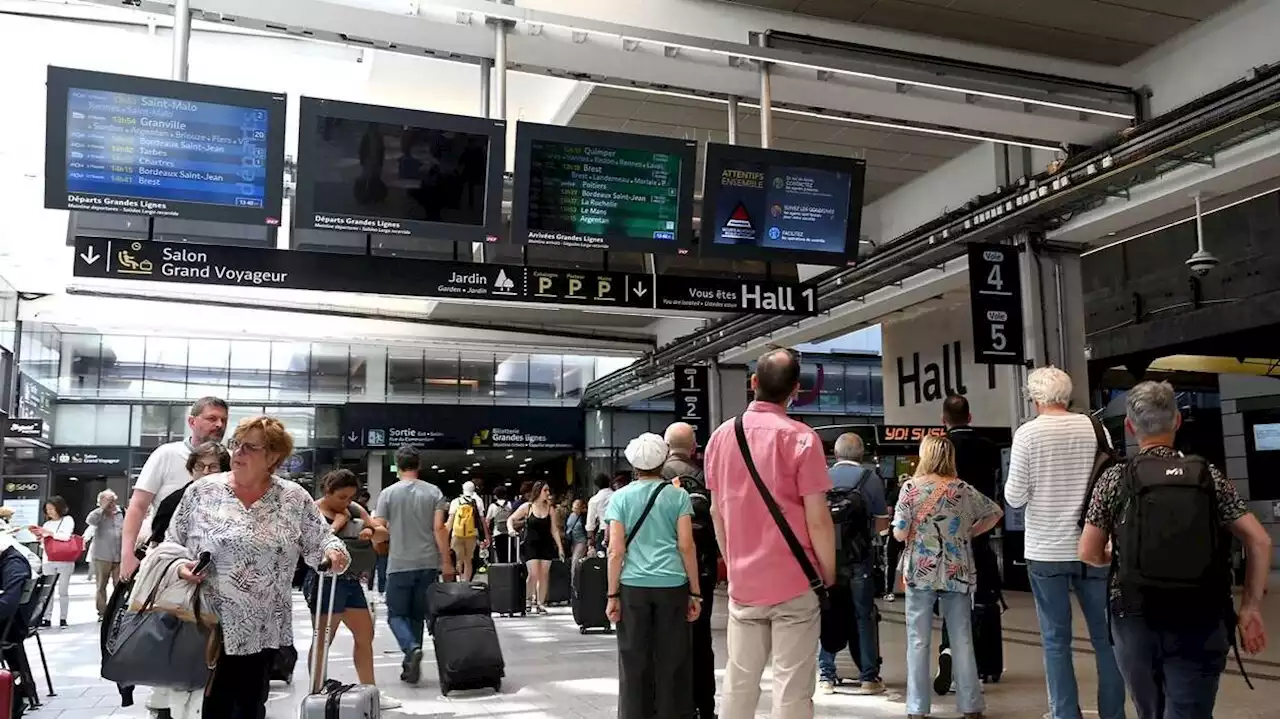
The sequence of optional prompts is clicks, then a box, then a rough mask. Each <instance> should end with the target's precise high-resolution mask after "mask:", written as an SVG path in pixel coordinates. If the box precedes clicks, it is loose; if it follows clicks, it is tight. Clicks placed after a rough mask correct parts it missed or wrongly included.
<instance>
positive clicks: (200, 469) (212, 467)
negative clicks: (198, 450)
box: [195, 462, 222, 474]
mask: <svg viewBox="0 0 1280 719" xmlns="http://www.w3.org/2000/svg"><path fill="white" fill-rule="evenodd" d="M195 470H196V474H217V473H218V472H219V471H221V470H222V465H221V464H220V463H218V462H196V464H195Z"/></svg>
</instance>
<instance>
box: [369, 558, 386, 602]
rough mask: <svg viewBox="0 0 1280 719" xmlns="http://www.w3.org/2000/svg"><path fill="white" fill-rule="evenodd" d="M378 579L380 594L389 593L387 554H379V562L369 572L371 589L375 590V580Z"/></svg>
mask: <svg viewBox="0 0 1280 719" xmlns="http://www.w3.org/2000/svg"><path fill="white" fill-rule="evenodd" d="M375 580H376V581H377V587H378V594H386V593H387V557H386V555H382V554H380V555H378V563H377V564H376V565H374V568H373V571H372V572H369V591H371V592H372V591H373V587H374V581H375Z"/></svg>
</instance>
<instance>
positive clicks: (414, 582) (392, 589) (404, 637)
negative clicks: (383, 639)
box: [387, 569, 440, 655]
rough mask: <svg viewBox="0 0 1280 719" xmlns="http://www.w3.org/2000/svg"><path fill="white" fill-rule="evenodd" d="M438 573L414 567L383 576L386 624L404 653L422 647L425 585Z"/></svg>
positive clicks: (426, 609) (424, 618)
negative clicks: (385, 590) (384, 581)
mask: <svg viewBox="0 0 1280 719" xmlns="http://www.w3.org/2000/svg"><path fill="white" fill-rule="evenodd" d="M439 576H440V570H439V569H414V570H411V571H408V572H393V573H391V574H388V575H387V625H388V626H389V627H391V633H392V634H394V635H395V637H396V643H397V644H399V645H400V651H402V652H404V653H405V654H406V655H407V654H409V652H411V651H413V650H414V649H421V648H422V634H423V632H424V631H425V628H426V624H427V619H428V618H429V615H430V607H429V606H428V603H427V588H428V587H430V586H431V585H432V584H434V583H435V581H436V579H437V578H438V577H439Z"/></svg>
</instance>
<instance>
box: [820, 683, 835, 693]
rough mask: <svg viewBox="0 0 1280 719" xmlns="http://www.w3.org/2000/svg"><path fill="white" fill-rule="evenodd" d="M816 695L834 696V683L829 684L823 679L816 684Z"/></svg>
mask: <svg viewBox="0 0 1280 719" xmlns="http://www.w3.org/2000/svg"><path fill="white" fill-rule="evenodd" d="M818 693H819V694H835V693H836V683H835V682H829V681H827V680H826V679H823V680H822V681H820V682H818Z"/></svg>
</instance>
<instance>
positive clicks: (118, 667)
mask: <svg viewBox="0 0 1280 719" xmlns="http://www.w3.org/2000/svg"><path fill="white" fill-rule="evenodd" d="M180 561H183V560H181V559H175V560H174V561H173V562H170V563H169V567H172V566H173V565H174V564H176V563H177V562H180ZM165 573H166V574H167V573H168V569H167V568H166V570H165ZM159 591H160V583H159V582H157V583H156V586H155V588H154V589H152V590H151V594H150V595H149V596H148V597H147V600H146V602H144V603H143V605H142V608H141V610H140V611H137V612H129V613H127V614H125V615H124V616H123V617H119V619H118V622H119V626H118V627H116V628H115V632H114V634H115V636H114V637H113V638H111V640H110V644H111V646H110V647H109V648H110V653H108V654H106V655H105V656H104V657H103V660H102V678H103V679H106V680H108V681H113V682H115V683H117V684H121V685H126V686H149V687H165V688H168V689H175V690H178V691H188V692H194V691H203V690H204V688H205V686H206V685H207V684H208V683H209V676H210V675H211V674H212V673H213V668H214V666H215V665H216V664H217V658H218V641H217V632H216V631H215V630H214V629H212V628H210V627H207V626H205V625H204V624H203V623H201V621H200V620H201V615H200V592H199V591H197V592H195V594H194V599H193V601H192V611H193V612H194V615H195V621H194V622H190V621H186V620H184V619H183V618H182V617H179V616H177V615H175V614H170V613H169V612H164V611H152V607H153V605H154V604H155V600H156V595H157V594H158V593H159Z"/></svg>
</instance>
